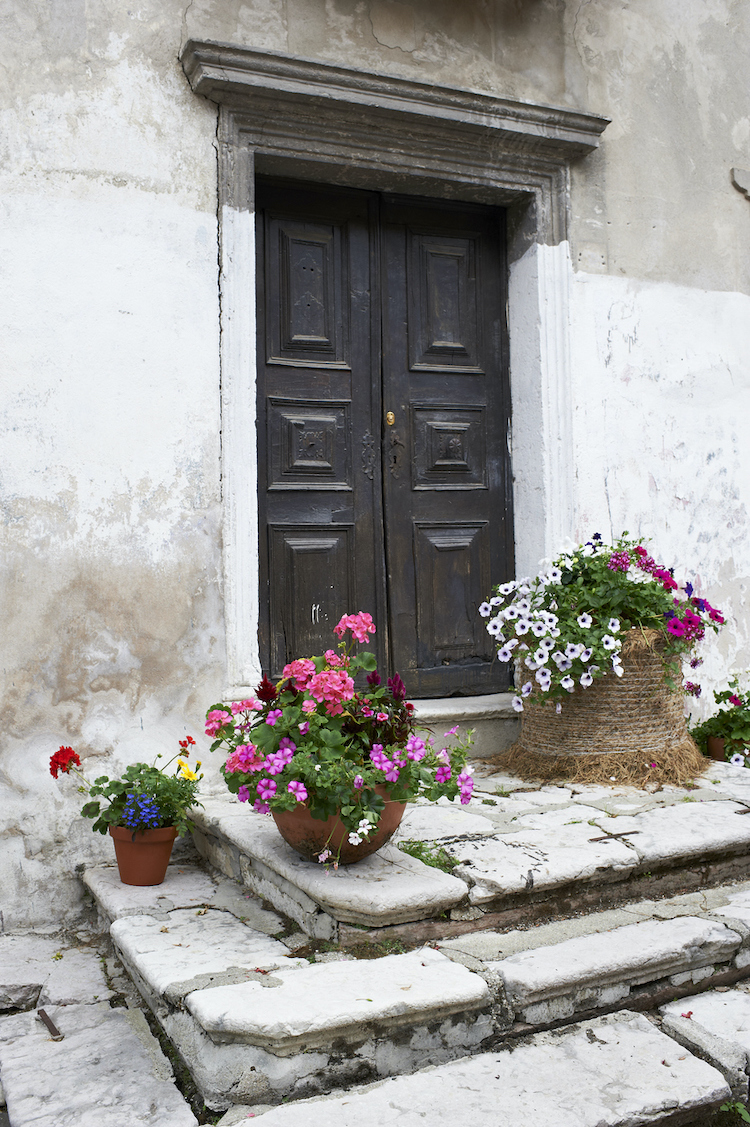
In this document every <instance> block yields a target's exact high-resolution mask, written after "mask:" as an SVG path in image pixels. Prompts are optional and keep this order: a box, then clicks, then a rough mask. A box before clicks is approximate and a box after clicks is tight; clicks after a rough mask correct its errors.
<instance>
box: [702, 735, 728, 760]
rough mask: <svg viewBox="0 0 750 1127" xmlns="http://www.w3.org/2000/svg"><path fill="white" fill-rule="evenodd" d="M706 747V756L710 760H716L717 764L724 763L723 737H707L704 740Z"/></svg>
mask: <svg viewBox="0 0 750 1127" xmlns="http://www.w3.org/2000/svg"><path fill="white" fill-rule="evenodd" d="M706 743H707V745H708V754H709V755H710V757H711V759H716V760H718V762H719V763H725V762H726V755H725V754H724V737H723V736H709V737H708V739H707V740H706Z"/></svg>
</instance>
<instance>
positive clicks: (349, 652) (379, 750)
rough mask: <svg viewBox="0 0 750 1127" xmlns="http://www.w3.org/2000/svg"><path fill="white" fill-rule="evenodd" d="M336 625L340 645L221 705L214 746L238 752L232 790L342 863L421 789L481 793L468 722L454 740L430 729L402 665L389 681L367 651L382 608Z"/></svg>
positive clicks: (318, 852) (209, 724)
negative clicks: (419, 719) (419, 721)
mask: <svg viewBox="0 0 750 1127" xmlns="http://www.w3.org/2000/svg"><path fill="white" fill-rule="evenodd" d="M347 632H351V638H350V639H349V641H348V643H347V642H346V641H345V640H344V638H345V635H346V634H347ZM334 633H335V634H336V635H337V637H338V638H339V639H341V641H340V642H339V645H338V650H337V651H335V650H327V651H326V653H325V654H323V655H322V656H318V657H303V658H295V660H294V661H291V662H290V663H289V664H288V665H286V666H285V667H284V670H283V672H282V676H281V680H280V681H279V682H278V683H277V684H273V683H272V682H271V681H270V680H269V679H268V678H267V677H264V678H263V680H262V681H261V683H260V684H259V685H258V688H257V691H256V695H255V696H254V697H251V698H250V699H247V700H242V701H232V702H224V703H219V704H215V705H213V706H212V707H211V708H210V709H209V710H208V712H207V713H206V734H207V735H209V736H212V737H214V742H213V743H212V744H211V751H216V750H217V749H219V748H221V749H222V750H224V751H226V752H228V757H227V760H226V762H225V763H224V764H222V767H221V770H222V773H223V775H224V778H225V780H226V783H227V786H228V788H229V790H230V791H231V793H232V794H236V795H237V797H238V799H239V800H240V802H249V803H250V804H251V806H252V807H253V809H255V810H256V811H258V812H259V813H270V814H271V815H272V816H273V818H274V820H275V822H276V825H277V826H278V828H279V831H280V833H281V835H282V837H284V838H285V840H286V841H288V842H289V844H290V845H292V846H293V848H294V849H296V850H297V852H298V853H300V855H301V856H303V857H305V859H307V860H316V861H320V862H325V861H328V860H331V861H332V862H333V863H334V864H335V865H337V864H338V863H339V862H340V863H342V864H351V863H352V862H354V861H357V860H360V859H361V858H362V857H365V856H368V855H369V854H371V853H373V852H375V851H376V850H377V849H379V848H380V847H381V846H382V845H384V844H385V842H386V841H387V840H388V839H389V838H390V837H391V835H392V834H393V833H394V831H395V830H396V828H397V826H398V824H399V822H400V820H401V815H402V814H403V810H404V806H405V804H406V803H407V802H410V801H413V800H414V799H415V798H416V797H417V796H424V797H425V798H428V799H430V800H435V799H438V798H440V797H441V796H446V797H448V798H456V797H458V796H460V799H461V802H463V803H467V802H469V800H470V798H471V792H472V787H473V780H472V777H471V771H470V770H469V769H467V768H466V752H467V748H468V743H469V741H468V739H465V740H457V739H456V738H455V737H456V729H452V730H451V731H450V732H446V733H445V737H446V740H445V741H440V743H441V745H442V746H437V745H436V744H435V739H434V737H433V736H428V737H427V738H426V739H423V738H422V736H420V735H419V734H418V733H417V732H416V730H415V728H416V725H415V720H414V706H413V705H412V704H410V703H409V702H408V701H407V700H406V690H405V687H404V683H403V681H402V680H401V678H400V677H399V676H398V674H395V675H394V676H393V677H391V678H389V679H388V681H387V683H386V684H383V683H382V681H381V678H380V675H379V673H378V671H377V662H376V659H375V655H374V654H372V653H371V652H369V651H367V650H363V651H360V652H355V647H356V645H357V643H363V642H365V641H366V640H367V637H368V635H370V634H374V633H375V626H374V624H373V621H372V617H371V616H370V615H369V614H366V613H364V612H362V611H360V612H359V614H346V615H344V616H343V617H342V619H341V621H340V622H339V623H338V624H337V625H336V626H335V627H334ZM358 680H359V682H361V687H359V688H357V687H356V686H357V682H358Z"/></svg>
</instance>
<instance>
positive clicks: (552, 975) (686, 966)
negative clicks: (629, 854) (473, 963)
mask: <svg viewBox="0 0 750 1127" xmlns="http://www.w3.org/2000/svg"><path fill="white" fill-rule="evenodd" d="M740 941H741V938H740V936H739V935H737V933H736V932H733V931H731V930H730V929H729V928H728V927H724V926H723V925H721V924H717V923H715V922H714V921H712V920H708V919H698V918H696V917H690V916H681V917H679V918H678V919H673V920H649V921H645V922H643V923H635V924H626V925H625V926H623V927H617V928H614V930H612V931H607V932H600V933H598V934H594V935H583V936H578V937H575V938H572V939H567V940H564V941H563V942H561V943H558V944H556V946H555V947H554V948H552V949H550V948H549V947H542V948H537V949H536V950H530V951H521V952H519V953H518V954H515V955H510V956H509V957H508V958H507V959H502V960H501V961H499V962H493V963H490V964H489V965H490V967H491V968H492V969H493V970H495V971H497V972H498V973H499V974H500V975H501V976H502V978H503V981H504V982H505V987H506V990H507V992H508V996H509V998H510V999H511V1000H512V1001H513V1002H516V1003H519V1004H529V1003H532V1002H536V1001H539V1000H541V999H544V998H551V997H556V996H558V995H561V994H567V993H569V992H570V991H573V990H575V989H578V988H580V987H582V986H589V985H592V984H594V985H597V986H602V985H606V984H608V983H619V982H625V983H630V984H633V985H635V984H638V983H643V982H651V981H654V980H656V979H659V978H664V977H666V976H667V975H671V974H676V973H679V972H681V971H686V970H692V969H693V968H695V967H705V966H707V965H709V964H713V963H716V962H728V961H729V960H730V959H731V958H732V957H733V955H734V953H735V951H736V950H737V949H738V948H739V945H740Z"/></svg>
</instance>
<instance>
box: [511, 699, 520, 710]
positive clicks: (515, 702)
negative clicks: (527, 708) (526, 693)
mask: <svg viewBox="0 0 750 1127" xmlns="http://www.w3.org/2000/svg"><path fill="white" fill-rule="evenodd" d="M511 704H512V705H513V707H514V709H515V710H516V712H523V701H522V700H521V698H520V697H513V700H512V701H511Z"/></svg>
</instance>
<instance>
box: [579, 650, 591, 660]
mask: <svg viewBox="0 0 750 1127" xmlns="http://www.w3.org/2000/svg"><path fill="white" fill-rule="evenodd" d="M593 652H594V651H593V650H592V649H585V650H584V651H583V653H582V654H581V661H591V655H592V653H593Z"/></svg>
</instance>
